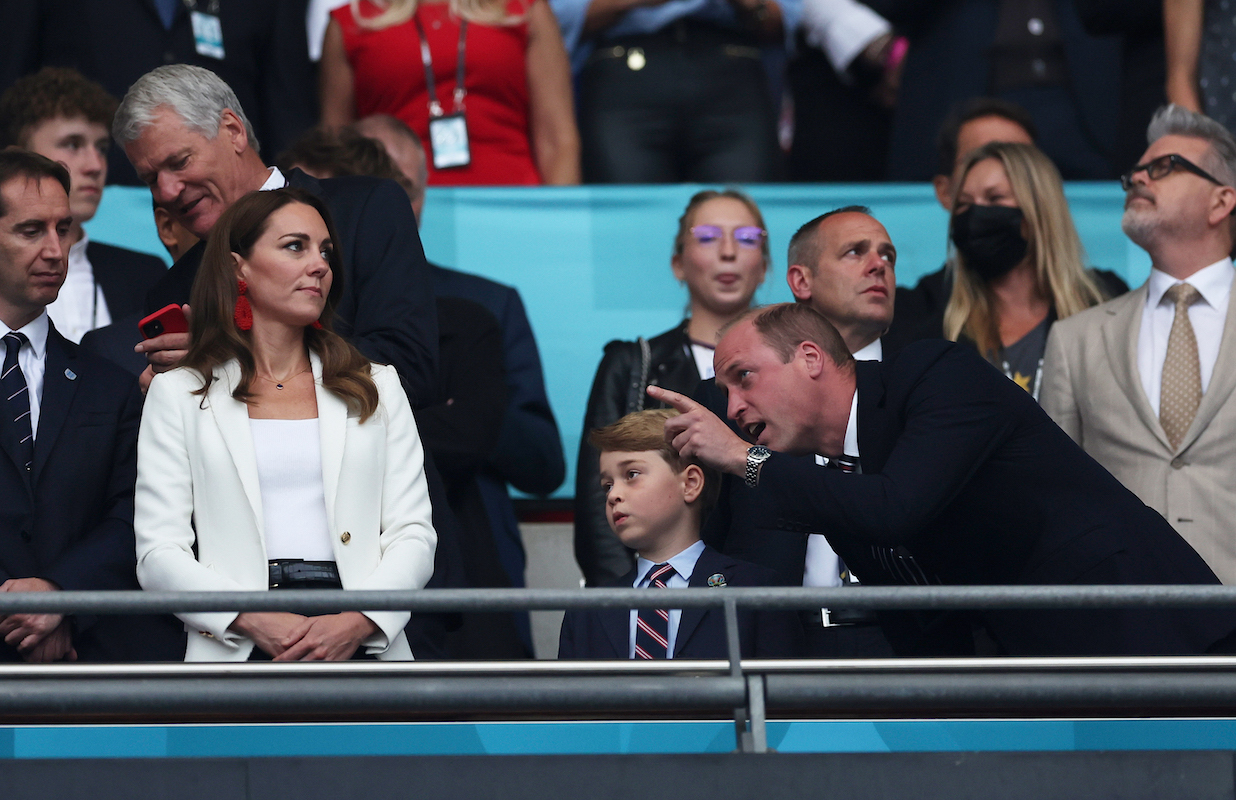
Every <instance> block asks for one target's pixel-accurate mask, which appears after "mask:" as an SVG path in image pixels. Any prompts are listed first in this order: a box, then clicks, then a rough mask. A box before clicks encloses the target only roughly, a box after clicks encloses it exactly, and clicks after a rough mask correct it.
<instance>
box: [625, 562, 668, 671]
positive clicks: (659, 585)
mask: <svg viewBox="0 0 1236 800" xmlns="http://www.w3.org/2000/svg"><path fill="white" fill-rule="evenodd" d="M677 574H678V573H677V572H675V571H674V568H673V567H671V566H670V565H669V564H657V565H655V566H653V568H652V569H651V570H650V571H649V572H648V588H649V589H664V588H666V586H665V585H666V583H667V582H668V581H669V579H670V578H672V577H674V576H675V575H677ZM668 653H669V611H667V610H665V609H663V608H656V609H647V608H641V609H640V610H639V613H638V614H637V615H636V617H635V657H636V658H667V657H668Z"/></svg>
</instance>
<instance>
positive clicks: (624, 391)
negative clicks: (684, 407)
mask: <svg viewBox="0 0 1236 800" xmlns="http://www.w3.org/2000/svg"><path fill="white" fill-rule="evenodd" d="M644 343H645V344H647V347H648V359H647V383H649V384H653V385H656V386H664V387H665V388H667V389H672V390H674V391H675V392H681V393H683V394H685V395H691V394H692V393H693V392H694V391H695V386H696V384H697V383H699V380H700V375H699V370H697V369H696V367H695V359H694V357H693V356H692V355H691V341H690V339H688V338H687V321H686V320H683V321H682V323H681V324H679V325H678V326H677V327H676V328H673V329H672V330H668V331H666V332H665V333H663V334H661V335H660V336H656V337H654V338H652V339H648V340H646V342H644ZM643 365H644V358H643V346H642V345H641V342H640V341H635V342H624V341H621V340H615V341H612V342H610V343H609V344H607V345H605V356H604V357H603V358H602V359H601V365H600V366H599V367H597V374H596V378H594V379H593V381H592V392H591V393H590V394H589V395H588V408H587V410H586V411H585V412H584V435H583V437H581V439H580V442H579V462H578V464H577V465H576V471H575V560H576V561H577V562H578V563H579V568H580V569H581V570H582V571H583V573H584V578H585V580H587V582H588V585H589V586H598V585H600V584H603V583H605V582H606V581H612V580H614V579H617V578H621V577H622V576H623V575H625V574H626V573H628V572H630V571H631V568H632V567H633V566H634V556H633V555H632V551H631V550H628V549H627V548H626V547H625V546H624V545H623V544H622V542H620V541H619V540H618V537H617V536H616V535H615V534H614V532H613V531H612V530H610V527H609V523H608V522H607V521H606V519H605V493H604V492H603V491H602V490H601V481H600V464H599V461H598V460H599V458H600V456H599V454H598V453H597V451H596V449H595V448H593V446H592V445H590V444H588V434H589V433H590V432H591V431H593V430H595V429H597V428H602V427H605V426H606V425H609V424H610V423H613V422H617V421H618V419H620V418H621V417H622V416H624V415H625V414H628V413H630V412H632V411H636V410H639V409H640V408H664V407H665V406H664V405H663V404H661V403H657V402H656V401H654V400H653V399H652V398H651V397H648V396H647V395H646V394H644V384H643V382H642V381H641V374H642V373H643ZM641 401H642V402H643V405H642V406H640V405H639V403H640V402H641Z"/></svg>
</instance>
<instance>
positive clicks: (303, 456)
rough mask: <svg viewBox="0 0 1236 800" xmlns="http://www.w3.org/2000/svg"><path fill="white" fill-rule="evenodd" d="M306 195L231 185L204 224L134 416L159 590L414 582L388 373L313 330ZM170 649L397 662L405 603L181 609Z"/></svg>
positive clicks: (326, 314)
mask: <svg viewBox="0 0 1236 800" xmlns="http://www.w3.org/2000/svg"><path fill="white" fill-rule="evenodd" d="M329 219H330V218H329V213H328V212H327V210H326V207H325V205H324V204H323V203H322V201H321V200H319V199H318V198H316V197H314V196H313V195H311V194H309V193H307V192H304V191H302V190H299V189H277V190H275V191H269V192H254V193H252V194H249V195H246V196H245V197H243V198H241V199H240V200H239V201H237V202H236V203H235V204H234V205H233V206H232V207H231V208H230V209H228V210H227V211H226V212H225V213H224V214H223V216H221V217H220V218H219V221H218V222H217V223H215V227H214V228H213V229H212V230H211V234H210V241H209V242H208V243H207V246H206V252H205V254H204V255H203V258H202V264H201V267H200V269H199V271H198V275H197V280H196V282H195V283H194V286H193V294H192V303H191V308H192V309H193V315H192V321H191V329H190V344H189V350H188V353H187V354H186V355H185V358H184V360H183V361H182V362H181V366H180V367H179V368H177V369H174V370H172V371H171V372H167V373H164V374H162V375H157V376H155V378H154V380H153V381H152V382H151V384H150V391H149V393H148V394H147V397H146V404H145V407H144V409H143V413H142V426H141V433H140V436H139V439H138V469H137V472H138V474H137V493H136V509H135V516H134V529H135V531H136V535H137V577H138V579H139V580H140V582H141V584H142V587H143V588H145V589H152V590H159V591H170V590H175V591H260V590H266V589H289V588H300V589H339V588H343V589H390V590H394V589H417V588H421V587H423V586H424V585H425V582H426V581H428V580H429V577H430V575H431V574H432V573H433V563H434V560H433V559H434V549H435V546H436V543H437V536H436V534H435V532H434V529H433V525H432V523H431V521H430V504H429V494H428V490H427V487H426V482H425V471H424V459H423V454H422V449H421V442H420V437H419V435H418V434H417V430H416V423H415V421H414V419H413V417H412V410H411V408H410V407H409V405H408V399H407V397H406V395H405V394H404V391H403V387H402V385H401V384H400V381H399V376H398V375H396V374H395V370H394V368H393V367H389V366H380V365H376V364H372V363H370V362H369V360H368V359H366V358H365V357H364V356H363V355H361V353H360V352H359V351H358V350H356V348H355V347H353V346H352V345H351V344H349V343H348V342H347V341H346V340H344V339H343V338H342V337H340V336H339V335H337V334H336V333H334V332H333V331H332V330H331V318H332V316H333V314H334V310H335V306H336V304H337V303H338V301H339V297H340V295H341V294H342V291H343V282H342V277H343V273H342V271H341V269H340V257H339V254H338V250H337V249H336V248H335V242H336V241H337V239H336V236H335V234H334V230H333V227H332V225H331V223H330V221H329ZM177 616H179V617H180V618H181V620H183V621H184V623H185V627H186V629H187V630H188V631H189V632H190V635H189V643H188V649H187V651H186V653H185V659H186V660H187V661H243V660H246V659H249V660H254V659H258V660H261V659H271V658H273V659H275V660H279V661H292V660H346V659H349V658H365V657H368V658H375V657H376V658H381V659H410V658H411V657H412V652H411V650H410V648H409V647H408V642H407V637H406V636H405V634H404V632H403V628H404V626H405V625H406V624H407V622H408V618H409V615H408V613H407V612H398V611H381V612H364V613H360V612H356V611H347V612H343V613H340V614H318V615H303V614H293V613H286V612H243V613H240V614H236V613H234V612H213V613H211V612H208V613H202V612H186V613H181V614H178V615H177Z"/></svg>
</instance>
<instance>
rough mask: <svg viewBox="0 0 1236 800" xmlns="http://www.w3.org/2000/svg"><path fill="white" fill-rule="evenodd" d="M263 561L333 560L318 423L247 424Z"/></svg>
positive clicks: (261, 421)
mask: <svg viewBox="0 0 1236 800" xmlns="http://www.w3.org/2000/svg"><path fill="white" fill-rule="evenodd" d="M249 428H250V430H251V431H252V432H253V454H254V456H255V457H256V458H257V472H258V485H259V486H261V491H262V523H263V533H264V535H265V538H266V557H267V558H268V559H272V560H273V559H276V558H301V559H304V560H305V561H334V560H335V551H334V549H333V548H332V547H331V543H330V525H329V524H327V521H326V491H325V488H324V486H323V483H322V442H321V437H320V435H319V432H318V421H317V419H316V418H315V419H251V420H249Z"/></svg>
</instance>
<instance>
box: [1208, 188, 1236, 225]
mask: <svg viewBox="0 0 1236 800" xmlns="http://www.w3.org/2000/svg"><path fill="white" fill-rule="evenodd" d="M1233 213H1236V189H1233V188H1232V187H1231V186H1219V187H1216V189H1215V194H1214V202H1213V203H1212V204H1211V207H1210V214H1209V217H1210V224H1211V225H1218V224H1220V223H1222V222H1223V221H1224V219H1226V218H1228V217H1231V216H1232V214H1233Z"/></svg>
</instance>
